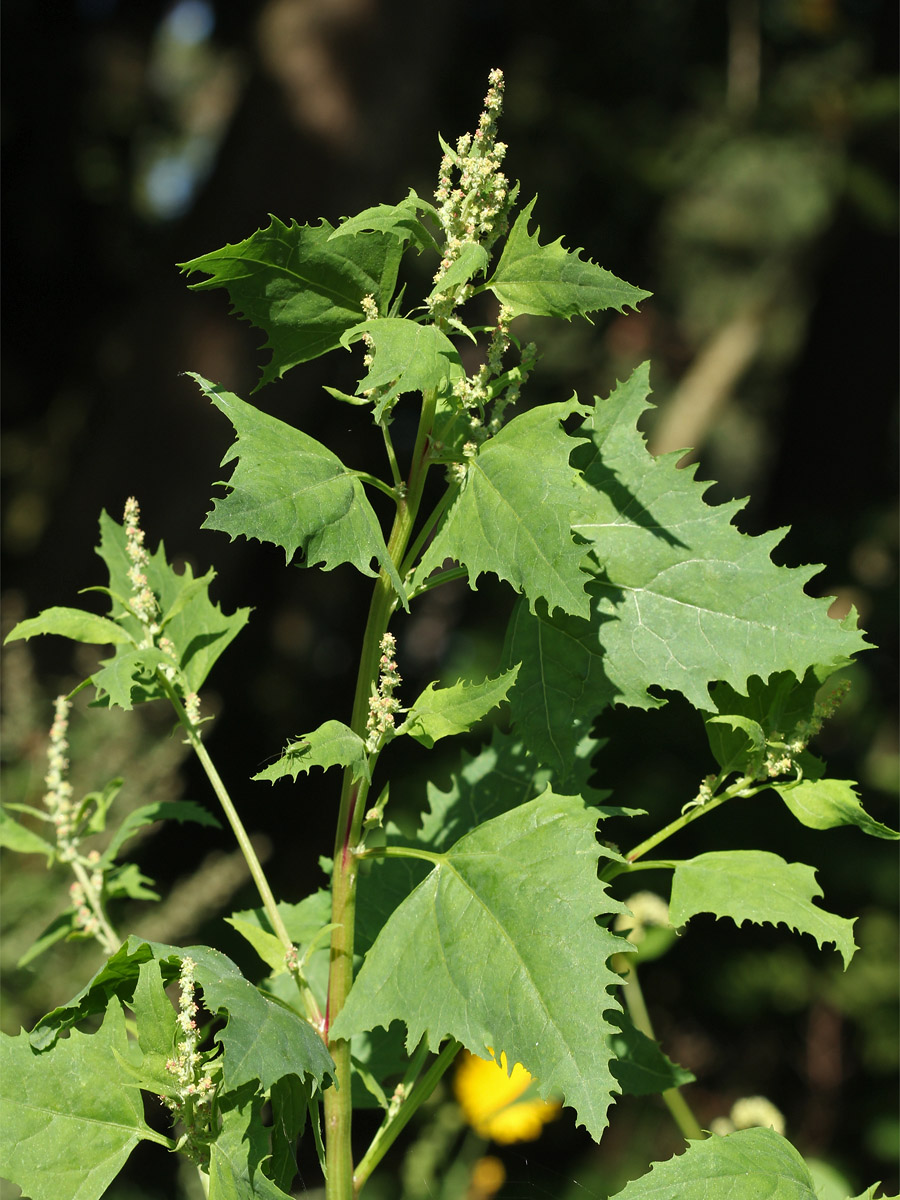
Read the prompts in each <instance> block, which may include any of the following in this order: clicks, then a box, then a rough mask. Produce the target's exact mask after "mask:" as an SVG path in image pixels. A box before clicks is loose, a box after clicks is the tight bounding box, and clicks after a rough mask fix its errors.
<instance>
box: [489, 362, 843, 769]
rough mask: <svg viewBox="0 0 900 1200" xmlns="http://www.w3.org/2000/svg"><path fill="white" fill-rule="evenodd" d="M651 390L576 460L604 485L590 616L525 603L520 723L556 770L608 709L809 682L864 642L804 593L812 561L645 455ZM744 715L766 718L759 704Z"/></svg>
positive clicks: (700, 703) (590, 519)
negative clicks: (781, 548)
mask: <svg viewBox="0 0 900 1200" xmlns="http://www.w3.org/2000/svg"><path fill="white" fill-rule="evenodd" d="M647 388H648V382H647V370H646V367H641V368H638V370H637V371H635V373H634V374H633V375H632V376H631V378H630V379H629V380H628V381H627V382H626V383H624V384H620V385H619V387H618V389H617V390H616V391H615V392H614V393H613V395H612V396H610V398H609V399H608V400H605V401H600V402H598V404H597V407H596V408H595V409H594V411H593V413H592V415H591V417H590V418H589V419H588V421H586V422H585V424H584V425H583V426H582V428H581V431H580V432H581V433H584V434H587V435H589V436H590V438H591V440H592V443H593V444H592V445H591V446H579V448H577V449H576V450H575V453H574V454H573V456H572V461H573V464H574V465H576V466H579V467H581V468H583V470H584V481H585V483H587V484H588V485H589V487H590V489H593V492H592V494H591V495H590V498H589V499H588V500H586V501H585V502H584V505H583V507H582V513H581V515H580V516H578V517H576V518H575V519H574V520H573V522H572V528H573V530H574V532H575V533H576V534H578V535H580V536H582V537H583V538H585V539H586V541H588V542H589V543H591V545H592V546H593V555H592V556H591V557H590V558H589V559H587V560H586V561H585V563H584V566H585V567H586V568H587V569H591V570H592V571H593V572H594V575H595V578H594V579H593V580H592V581H590V582H589V583H588V585H587V593H588V597H589V603H590V619H589V620H581V619H577V618H575V617H573V616H570V615H568V614H567V613H555V614H553V615H552V616H551V615H548V614H547V612H546V611H545V610H544V609H543V608H542V607H541V606H538V607H537V610H536V611H532V612H527V611H525V608H524V606H523V605H521V604H520V605H518V606H517V608H516V610H515V612H514V613H513V616H512V619H511V622H510V627H509V633H508V635H507V645H506V651H505V660H506V661H507V662H508V663H513V662H520V663H521V664H522V669H521V672H520V674H519V678H518V681H517V683H516V687H515V689H514V691H513V692H512V694H511V696H510V703H511V706H512V717H513V721H514V723H515V725H516V728H517V730H518V732H519V734H520V735H521V736H522V737H524V738H525V739H526V740H527V742H528V745H529V748H530V749H532V750H533V752H534V753H535V754H537V755H538V757H540V758H541V759H542V760H543V761H545V762H547V763H549V764H550V765H552V766H554V767H555V768H557V769H559V767H560V766H561V764H563V763H564V762H565V761H566V758H567V756H568V755H569V754H570V753H571V746H572V744H573V743H574V742H576V741H577V740H578V738H579V737H581V736H583V735H584V734H585V733H586V732H588V731H589V730H590V727H591V723H592V722H593V720H594V718H595V717H596V716H597V714H598V713H599V712H600V711H601V710H602V709H603V708H604V707H606V706H607V705H609V704H614V703H623V704H628V705H632V706H635V707H639V708H653V707H657V706H659V705H660V704H662V703H663V701H662V700H661V699H659V698H658V697H657V696H654V695H653V694H651V693H650V692H649V691H648V688H650V687H653V686H655V687H658V688H663V689H667V690H669V689H671V690H674V691H679V692H681V693H682V694H683V695H685V696H686V697H687V698H688V700H689V701H690V702H691V703H692V704H693V705H694V706H695V707H697V708H699V709H701V710H702V709H706V710H712V709H713V708H714V703H713V700H711V699H710V694H709V686H710V684H712V683H714V682H716V681H718V680H724V681H726V682H727V683H729V684H730V685H731V687H732V689H736V690H737V691H738V692H741V691H743V692H746V691H747V688H748V680H749V679H751V677H752V676H754V675H762V676H766V677H768V676H770V675H772V674H774V673H776V672H782V673H789V675H790V678H791V679H792V680H794V677H796V679H801V680H802V679H804V677H805V676H806V674H807V670H808V669H813V668H815V672H818V674H814V675H813V676H811V677H810V678H811V679H824V678H825V677H827V675H829V674H830V673H831V672H832V671H834V670H835V669H837V668H838V667H840V666H843V665H844V664H846V663H847V662H848V661H849V658H850V656H851V655H852V654H854V653H855V652H857V651H859V650H862V649H865V648H866V644H865V642H864V641H863V638H862V635H861V634H860V633H859V632H858V630H857V629H856V627H855V618H854V617H853V616H852V615H851V617H848V618H847V620H845V621H844V622H839V621H833V620H830V619H829V618H828V617H827V615H826V613H827V608H828V603H829V602H828V600H827V599H812V598H811V597H809V596H807V595H806V593H805V592H804V591H803V584H804V583H805V582H806V581H807V580H808V579H809V578H810V576H811V575H812V574H814V570H815V569H814V568H810V567H806V568H793V569H791V568H787V567H777V566H775V564H774V563H773V562H772V561H771V558H770V557H769V554H770V551H771V550H772V548H773V546H774V545H775V543H776V542H777V541H778V539H779V537H780V535H779V534H777V533H776V534H770V535H768V536H766V537H749V536H747V535H745V534H742V533H740V532H739V531H738V530H737V529H736V528H735V527H734V525H732V524H731V518H732V517H733V516H734V515H735V513H736V512H737V510H738V509H739V507H740V505H739V504H736V503H735V504H724V505H720V506H719V507H717V508H711V507H709V506H708V505H707V504H705V503H704V502H703V499H702V495H703V485H698V484H696V483H695V482H694V480H693V478H692V471H691V470H690V469H688V470H685V471H682V470H678V469H677V468H676V463H677V461H678V459H679V457H680V455H679V454H678V453H675V454H671V455H663V456H662V457H660V458H657V459H654V458H652V457H651V456H650V455H649V454H648V453H647V449H646V446H645V445H644V441H643V437H642V436H641V434H640V433H639V432H638V431H637V428H636V426H637V421H638V418H639V417H640V415H641V413H642V412H643V411H644V409H645V406H646V405H645V398H646V394H647ZM531 607H533V606H531ZM787 677H788V676H787V674H785V678H787ZM762 686H763V687H766V685H762ZM804 686H805V685H804ZM791 687H796V681H795V680H794V682H792V683H791V684H790V686H789V687H788V691H789V692H790V688H791ZM817 687H818V683H815V686H814V687H813V688H812V691H813V693H814V692H815V690H816V688H817ZM801 700H803V701H804V703H805V692H804V694H803V696H802V697H793V698H784V697H781V698H778V697H774V696H773V697H772V703H773V705H774V708H773V711H775V710H776V709H777V710H778V711H779V712H780V713H781V715H782V716H784V715H786V710H785V705H787V706H788V708H789V709H790V711H793V710H794V709H795V708H796V707H797V706H798V705H799V704H800V702H801ZM795 701H796V703H795ZM725 707H727V709H728V711H729V712H730V711H735V710H734V708H733V707H732V706H730V705H726V706H725ZM744 715H746V716H748V717H751V718H753V719H756V720H759V723H760V724H763V722H762V721H761V720H760V719H759V717H757V716H756V713H755V712H754V711H748V712H747V713H746V714H744ZM764 728H765V726H764ZM720 732H724V731H720ZM741 737H742V740H743V735H741Z"/></svg>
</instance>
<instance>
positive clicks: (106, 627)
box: [6, 608, 131, 646]
mask: <svg viewBox="0 0 900 1200" xmlns="http://www.w3.org/2000/svg"><path fill="white" fill-rule="evenodd" d="M39 633H55V634H58V635H59V636H60V637H67V638H71V639H72V641H73V642H87V643H89V644H93V645H96V646H105V645H108V644H115V645H128V644H129V643H130V642H131V638H130V636H129V635H128V634H127V633H126V631H125V630H124V629H123V628H122V626H121V625H117V624H116V623H115V621H109V620H107V618H106V617H98V616H97V615H96V614H95V613H89V612H84V611H83V609H80V608H45V609H44V611H43V612H42V613H40V614H39V615H38V616H36V617H29V618H28V619H27V620H25V621H19V623H18V624H17V625H15V626H13V628H12V629H11V630H10V631H9V633H8V634H7V635H6V641H7V642H15V641H17V640H18V639H19V638H25V639H26V641H27V639H28V638H32V637H35V636H36V635H37V634H39Z"/></svg>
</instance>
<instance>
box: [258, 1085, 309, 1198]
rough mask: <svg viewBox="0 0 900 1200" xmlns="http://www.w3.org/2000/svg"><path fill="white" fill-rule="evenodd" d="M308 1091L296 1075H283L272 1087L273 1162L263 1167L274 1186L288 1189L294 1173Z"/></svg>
mask: <svg viewBox="0 0 900 1200" xmlns="http://www.w3.org/2000/svg"><path fill="white" fill-rule="evenodd" d="M309 1096H310V1088H309V1084H308V1083H304V1082H302V1081H301V1080H299V1079H298V1078H297V1076H296V1075H285V1076H284V1077H283V1078H281V1079H279V1080H278V1082H277V1083H275V1084H273V1085H272V1090H271V1093H270V1097H269V1098H270V1101H271V1104H272V1159H271V1162H270V1163H268V1164H267V1165H266V1169H267V1171H268V1172H269V1173H270V1174H271V1176H272V1179H273V1181H274V1182H275V1184H276V1185H277V1186H278V1187H280V1188H284V1189H285V1190H286V1191H289V1190H290V1187H291V1184H292V1183H293V1182H294V1178H295V1176H296V1174H297V1158H296V1146H297V1138H298V1137H299V1136H300V1134H301V1133H302V1132H303V1129H304V1126H305V1124H306V1113H307V1107H308V1104H309Z"/></svg>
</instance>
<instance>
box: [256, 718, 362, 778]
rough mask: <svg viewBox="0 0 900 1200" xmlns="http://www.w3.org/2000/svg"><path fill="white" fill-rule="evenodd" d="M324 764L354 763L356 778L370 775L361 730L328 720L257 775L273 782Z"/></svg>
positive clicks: (344, 765) (292, 745)
mask: <svg viewBox="0 0 900 1200" xmlns="http://www.w3.org/2000/svg"><path fill="white" fill-rule="evenodd" d="M313 767H321V768H322V770H323V771H327V770H328V768H329V767H352V769H353V778H354V779H370V778H371V776H370V773H369V758H368V754H367V752H366V743H365V742H364V741H363V740H362V738H361V737H360V736H359V734H358V733H354V732H353V730H352V729H351V728H350V726H349V725H344V723H343V722H342V721H326V722H325V723H324V725H320V726H319V728H318V729H314V730H313V731H312V733H307V734H304V736H303V737H302V738H298V739H297V741H296V742H292V743H291V745H290V746H288V748H287V749H286V750H285V752H284V754H282V756H281V758H279V759H278V761H277V762H274V763H272V764H271V766H268V767H266V768H265V770H263V771H260V772H259V773H258V774H257V775H254V776H253V778H254V779H265V780H267V781H268V782H269V783H274V782H275V780H276V779H283V778H284V776H285V775H290V777H291V778H292V779H296V778H297V776H298V775H299V774H300V772H301V771H311V770H312V768H313Z"/></svg>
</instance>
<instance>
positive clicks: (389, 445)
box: [381, 425, 403, 492]
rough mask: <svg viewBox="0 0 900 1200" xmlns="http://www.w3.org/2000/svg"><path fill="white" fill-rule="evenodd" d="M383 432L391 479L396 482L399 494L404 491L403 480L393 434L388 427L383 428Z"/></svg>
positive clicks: (395, 485)
mask: <svg viewBox="0 0 900 1200" xmlns="http://www.w3.org/2000/svg"><path fill="white" fill-rule="evenodd" d="M381 432H382V434H383V435H384V448H385V450H386V451H387V456H388V462H389V463H390V464H391V479H393V481H394V487H395V488H396V489H397V491H398V492H402V491H403V478H402V476H401V475H400V467H399V466H398V464H397V455H396V453H395V451H394V443H393V441H392V440H391V433H390V430H389V429H388V427H387V425H382V426H381Z"/></svg>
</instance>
